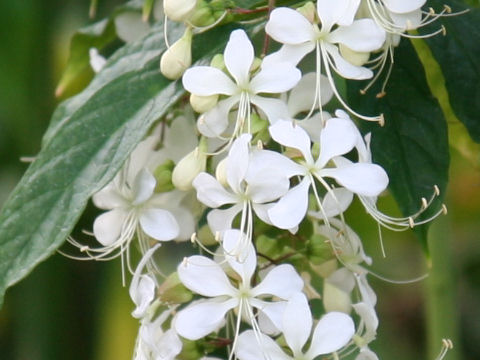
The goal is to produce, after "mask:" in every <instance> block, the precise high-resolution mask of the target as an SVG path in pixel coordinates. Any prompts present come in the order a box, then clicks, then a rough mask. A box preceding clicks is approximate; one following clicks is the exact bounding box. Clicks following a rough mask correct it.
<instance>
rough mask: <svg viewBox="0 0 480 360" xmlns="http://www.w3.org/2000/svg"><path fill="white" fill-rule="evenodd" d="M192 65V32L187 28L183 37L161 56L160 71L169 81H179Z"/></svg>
mask: <svg viewBox="0 0 480 360" xmlns="http://www.w3.org/2000/svg"><path fill="white" fill-rule="evenodd" d="M190 65H192V30H191V29H190V28H187V29H186V30H185V33H184V34H183V36H182V37H181V38H180V39H179V40H177V41H176V42H175V43H174V44H173V45H172V46H170V47H169V48H168V49H167V51H165V52H164V53H163V55H162V59H161V60H160V71H161V72H162V74H163V75H164V76H165V77H166V78H168V79H170V80H176V79H179V78H180V77H181V76H182V75H183V73H184V72H185V70H187V69H188V68H189V67H190Z"/></svg>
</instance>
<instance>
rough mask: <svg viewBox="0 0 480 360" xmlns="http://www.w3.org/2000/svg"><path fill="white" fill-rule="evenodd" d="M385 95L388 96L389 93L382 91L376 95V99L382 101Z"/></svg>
mask: <svg viewBox="0 0 480 360" xmlns="http://www.w3.org/2000/svg"><path fill="white" fill-rule="evenodd" d="M385 95H387V93H386V92H385V91H381V92H379V93H378V94H377V95H375V97H376V98H377V99H381V98H383V97H384V96H385Z"/></svg>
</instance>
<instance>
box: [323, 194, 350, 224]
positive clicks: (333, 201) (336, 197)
mask: <svg viewBox="0 0 480 360" xmlns="http://www.w3.org/2000/svg"><path fill="white" fill-rule="evenodd" d="M352 200H353V193H352V192H351V191H350V190H347V189H344V188H335V189H333V190H332V191H329V192H327V193H326V194H325V197H324V198H323V201H322V207H323V211H324V213H325V214H326V216H327V217H333V216H337V215H339V214H340V213H343V212H345V211H346V210H347V209H348V207H349V206H350V204H351V203H352Z"/></svg>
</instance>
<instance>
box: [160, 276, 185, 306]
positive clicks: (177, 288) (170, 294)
mask: <svg viewBox="0 0 480 360" xmlns="http://www.w3.org/2000/svg"><path fill="white" fill-rule="evenodd" d="M158 294H159V298H160V300H161V301H162V302H164V303H175V304H182V303H187V302H189V301H191V300H192V298H193V295H192V292H191V291H190V290H188V289H187V288H186V287H185V286H184V285H183V284H182V282H181V281H180V278H179V277H178V273H176V272H174V273H173V274H171V275H170V276H169V277H168V278H167V279H166V280H165V281H164V282H163V284H162V285H160V287H159V289H158Z"/></svg>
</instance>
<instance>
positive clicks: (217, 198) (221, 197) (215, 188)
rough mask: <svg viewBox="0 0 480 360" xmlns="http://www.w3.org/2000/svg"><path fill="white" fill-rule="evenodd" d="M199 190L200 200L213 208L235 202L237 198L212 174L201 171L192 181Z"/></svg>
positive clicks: (198, 196)
mask: <svg viewBox="0 0 480 360" xmlns="http://www.w3.org/2000/svg"><path fill="white" fill-rule="evenodd" d="M192 185H193V187H194V188H195V189H196V190H197V198H198V200H199V201H201V202H202V203H204V204H205V205H207V206H208V207H211V208H217V207H219V206H222V205H225V204H235V203H236V202H237V198H236V197H235V196H234V195H232V194H230V193H229V192H228V191H227V190H225V188H224V187H223V186H222V185H220V183H219V182H218V181H217V179H215V178H214V177H213V176H212V175H210V174H207V173H200V174H198V175H197V177H196V178H195V180H193V183H192Z"/></svg>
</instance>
